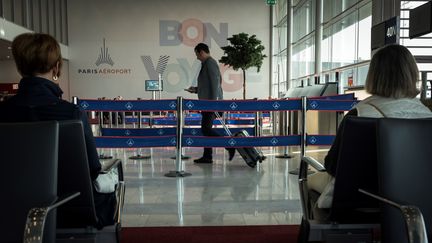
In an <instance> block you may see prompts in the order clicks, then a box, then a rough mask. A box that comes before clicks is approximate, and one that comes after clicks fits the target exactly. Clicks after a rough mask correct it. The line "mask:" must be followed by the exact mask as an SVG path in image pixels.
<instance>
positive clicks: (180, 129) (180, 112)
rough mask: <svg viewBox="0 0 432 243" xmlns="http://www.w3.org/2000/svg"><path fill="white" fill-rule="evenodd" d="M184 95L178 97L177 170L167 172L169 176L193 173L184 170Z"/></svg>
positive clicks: (182, 175) (183, 175)
mask: <svg viewBox="0 0 432 243" xmlns="http://www.w3.org/2000/svg"><path fill="white" fill-rule="evenodd" d="M183 123H184V118H183V97H181V96H179V97H177V135H176V170H175V171H170V172H169V173H167V174H165V176H167V177H185V176H190V175H192V174H191V173H187V172H185V171H184V164H183V161H182V156H181V155H182V154H181V152H182V136H183Z"/></svg>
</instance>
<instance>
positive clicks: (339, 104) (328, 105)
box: [307, 99, 359, 111]
mask: <svg viewBox="0 0 432 243" xmlns="http://www.w3.org/2000/svg"><path fill="white" fill-rule="evenodd" d="M358 102H359V101H357V100H324V99H308V100H307V110H316V111H349V110H351V109H352V108H353V107H354V106H355V105H356V104H357V103H358Z"/></svg>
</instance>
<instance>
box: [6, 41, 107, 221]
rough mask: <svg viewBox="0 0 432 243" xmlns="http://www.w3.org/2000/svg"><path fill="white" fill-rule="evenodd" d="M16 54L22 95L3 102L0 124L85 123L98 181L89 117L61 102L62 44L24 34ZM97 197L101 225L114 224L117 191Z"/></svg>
mask: <svg viewBox="0 0 432 243" xmlns="http://www.w3.org/2000/svg"><path fill="white" fill-rule="evenodd" d="M12 54H13V57H14V60H15V64H16V67H17V69H18V72H19V73H20V75H21V76H22V79H21V81H20V83H19V89H18V93H17V94H16V95H15V96H13V97H11V98H10V99H8V100H7V101H5V102H2V103H0V122H26V121H44V120H58V121H59V120H72V119H79V120H81V121H82V123H83V128H84V133H85V140H86V147H87V157H88V162H89V169H90V177H91V179H92V180H93V181H95V180H97V178H98V176H99V172H100V171H101V163H100V162H99V159H98V154H97V151H96V145H95V142H94V138H93V134H92V131H91V128H90V125H89V123H88V120H87V116H86V115H85V113H84V112H82V111H81V110H80V109H79V107H78V106H76V105H74V104H72V103H69V102H67V101H65V100H62V99H61V95H62V94H63V91H62V90H61V89H60V87H59V85H58V84H57V83H56V82H57V81H58V79H59V77H60V70H61V67H62V63H63V62H62V57H61V53H60V45H59V44H58V42H57V41H56V40H55V39H54V38H53V37H52V36H50V35H47V34H38V33H25V34H21V35H19V36H17V37H16V38H15V39H14V40H13V42H12ZM94 198H95V206H96V211H97V216H98V218H99V220H100V223H101V225H99V226H100V227H101V226H104V225H109V224H112V223H113V218H114V217H113V216H114V207H115V195H114V192H111V193H98V192H97V191H95V190H94Z"/></svg>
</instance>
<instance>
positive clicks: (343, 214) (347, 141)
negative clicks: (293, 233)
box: [298, 116, 379, 243]
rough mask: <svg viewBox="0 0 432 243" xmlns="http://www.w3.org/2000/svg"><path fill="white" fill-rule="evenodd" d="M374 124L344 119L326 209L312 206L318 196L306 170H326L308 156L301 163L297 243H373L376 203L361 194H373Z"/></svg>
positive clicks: (377, 226) (350, 117) (376, 211)
mask: <svg viewBox="0 0 432 243" xmlns="http://www.w3.org/2000/svg"><path fill="white" fill-rule="evenodd" d="M376 122H377V119H374V118H364V117H355V116H347V117H345V118H344V119H343V121H342V123H341V125H340V127H339V129H338V135H337V136H341V146H340V150H339V154H338V166H337V171H336V175H335V185H334V194H333V202H332V205H331V207H330V208H329V209H320V208H317V207H316V206H315V203H316V201H317V200H318V197H319V194H318V193H317V192H315V191H313V190H310V189H309V188H308V184H307V179H308V173H307V172H308V168H309V166H312V167H314V168H315V169H317V170H318V171H325V168H324V167H323V166H322V164H321V163H320V162H318V161H316V160H315V159H314V158H311V157H303V158H302V159H301V162H300V171H299V185H300V199H301V204H302V210H303V217H302V222H301V225H300V233H299V238H298V242H309V241H325V242H345V243H346V242H372V239H373V238H374V237H375V236H374V234H373V232H374V231H375V230H377V229H379V203H378V202H377V201H376V200H374V199H372V198H370V197H368V196H366V195H364V194H362V193H360V192H359V191H358V189H359V188H363V189H366V190H369V191H373V192H376V191H377V188H378V185H377V170H376V168H377V167H376Z"/></svg>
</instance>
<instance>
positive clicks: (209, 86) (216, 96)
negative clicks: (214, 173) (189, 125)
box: [185, 43, 235, 163]
mask: <svg viewBox="0 0 432 243" xmlns="http://www.w3.org/2000/svg"><path fill="white" fill-rule="evenodd" d="M194 51H195V55H196V57H197V59H198V60H200V61H201V70H200V72H199V75H198V86H197V87H192V86H191V87H189V88H188V89H185V90H186V91H188V92H190V93H196V94H198V99H204V100H222V99H223V91H222V87H221V84H222V76H221V73H220V70H219V65H218V63H217V62H216V60H215V59H213V58H212V57H211V56H210V50H209V47H208V46H207V45H206V44H204V43H199V44H198V45H196V46H195V49H194ZM219 114H221V115H222V112H219ZM201 116H202V120H201V131H202V133H203V135H204V136H221V135H220V134H218V133H217V132H216V131H214V130H213V121H214V120H215V118H216V114H215V113H214V112H201ZM226 150H228V154H229V160H230V161H231V160H232V159H233V157H234V154H235V149H234V148H226ZM194 162H195V163H213V149H212V148H204V153H203V156H202V157H201V158H199V159H196V160H194Z"/></svg>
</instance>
